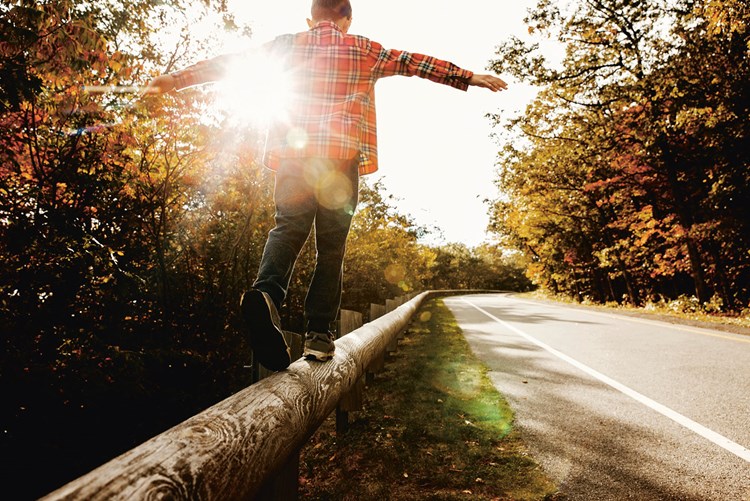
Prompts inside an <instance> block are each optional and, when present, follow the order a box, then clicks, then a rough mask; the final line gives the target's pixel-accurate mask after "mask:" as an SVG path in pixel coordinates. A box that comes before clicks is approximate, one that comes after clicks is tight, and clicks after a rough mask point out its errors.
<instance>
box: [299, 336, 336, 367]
mask: <svg viewBox="0 0 750 501" xmlns="http://www.w3.org/2000/svg"><path fill="white" fill-rule="evenodd" d="M333 340H334V335H333V333H332V332H315V331H310V332H308V333H307V335H306V336H305V351H304V353H303V356H304V357H305V358H306V359H308V360H317V361H319V362H325V361H326V360H330V359H332V358H333V352H334V351H336V345H335V344H334V343H333Z"/></svg>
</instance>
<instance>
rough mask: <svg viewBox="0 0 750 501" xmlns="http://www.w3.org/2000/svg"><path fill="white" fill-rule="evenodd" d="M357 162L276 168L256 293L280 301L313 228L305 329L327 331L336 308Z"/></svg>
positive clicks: (313, 161) (306, 162)
mask: <svg viewBox="0 0 750 501" xmlns="http://www.w3.org/2000/svg"><path fill="white" fill-rule="evenodd" d="M357 166H358V158H354V159H351V160H337V159H320V158H303V159H286V160H284V161H282V162H281V165H280V166H279V168H278V169H277V170H276V186H275V190H274V201H275V204H276V216H275V221H276V225H275V227H274V228H273V229H272V230H271V232H270V233H269V234H268V240H267V241H266V246H265V248H264V250H263V257H262V258H261V262H260V268H259V270H258V277H257V279H256V280H255V283H254V284H253V287H254V288H255V289H258V290H261V291H263V292H266V293H267V294H268V295H270V296H271V299H273V301H274V303H275V304H276V307H277V308H280V306H281V304H282V303H283V302H284V298H285V297H286V294H287V290H288V288H289V281H290V279H291V276H292V270H293V269H294V264H295V262H296V261H297V257H298V255H299V253H300V250H301V249H302V246H303V245H304V244H305V241H306V240H307V238H308V236H309V235H310V231H311V229H312V228H313V227H314V228H315V247H316V250H317V255H316V262H315V271H314V273H313V277H312V280H311V282H310V287H309V289H308V292H307V296H306V298H305V312H304V313H305V328H306V330H308V331H309V330H314V331H316V332H326V331H328V329H329V328H330V327H329V326H330V324H331V322H333V321H334V320H336V317H337V316H338V311H339V307H340V305H341V286H342V275H343V262H344V253H345V251H346V237H347V235H348V234H349V228H350V226H351V221H352V216H353V215H354V210H355V208H356V206H357V201H358V196H359V193H358V189H359V173H358V171H357Z"/></svg>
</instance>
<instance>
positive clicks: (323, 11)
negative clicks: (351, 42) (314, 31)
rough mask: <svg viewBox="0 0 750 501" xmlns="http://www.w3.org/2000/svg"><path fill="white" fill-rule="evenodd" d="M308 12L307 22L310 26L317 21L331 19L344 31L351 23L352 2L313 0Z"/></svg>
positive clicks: (345, 0) (346, 0) (344, 0)
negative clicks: (309, 16) (309, 15)
mask: <svg viewBox="0 0 750 501" xmlns="http://www.w3.org/2000/svg"><path fill="white" fill-rule="evenodd" d="M310 14H311V15H312V19H308V20H307V24H308V25H310V27H311V28H312V26H314V25H315V23H317V22H319V21H333V22H334V23H336V24H338V26H339V28H341V29H342V30H343V31H345V32H346V31H348V30H349V26H350V25H351V23H352V4H351V3H350V2H349V0H313V1H312V8H311V9H310Z"/></svg>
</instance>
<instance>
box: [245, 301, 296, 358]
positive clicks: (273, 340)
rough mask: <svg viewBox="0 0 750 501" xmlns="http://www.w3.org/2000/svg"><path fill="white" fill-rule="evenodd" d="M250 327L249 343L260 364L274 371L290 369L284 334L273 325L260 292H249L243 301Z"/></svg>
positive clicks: (246, 319) (267, 307)
mask: <svg viewBox="0 0 750 501" xmlns="http://www.w3.org/2000/svg"><path fill="white" fill-rule="evenodd" d="M241 307H242V315H243V316H244V317H245V321H246V322H247V326H248V341H249V343H250V348H251V349H252V350H253V356H254V358H255V359H256V361H257V362H258V363H260V364H261V365H262V366H263V367H265V368H266V369H269V370H272V371H282V370H284V369H286V368H287V367H289V364H290V363H291V357H290V355H289V346H287V344H286V340H285V339H284V334H283V333H282V332H281V331H280V330H279V328H278V327H277V326H276V325H275V324H274V323H273V319H272V317H271V311H270V310H269V305H268V303H266V298H265V296H264V295H263V293H262V292H260V291H248V292H246V293H245V294H244V295H243V297H242V300H241Z"/></svg>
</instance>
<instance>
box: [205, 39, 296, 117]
mask: <svg viewBox="0 0 750 501" xmlns="http://www.w3.org/2000/svg"><path fill="white" fill-rule="evenodd" d="M283 63H284V62H283V60H280V59H278V58H273V57H271V55H268V54H262V53H257V54H250V55H243V56H242V57H237V58H236V59H235V60H234V63H233V64H232V65H231V67H230V68H229V70H228V73H227V76H226V78H224V79H223V80H222V82H221V83H220V84H219V85H218V90H219V95H218V103H217V104H218V106H219V107H220V109H222V110H224V111H225V112H226V113H228V114H229V115H230V116H231V117H232V118H233V119H234V120H236V121H237V122H239V123H240V124H243V125H255V126H257V127H267V126H268V125H270V124H272V123H274V122H279V121H285V120H287V117H288V112H289V107H290V104H291V101H292V78H291V75H290V73H289V71H287V70H286V69H285V67H284V64H283Z"/></svg>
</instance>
